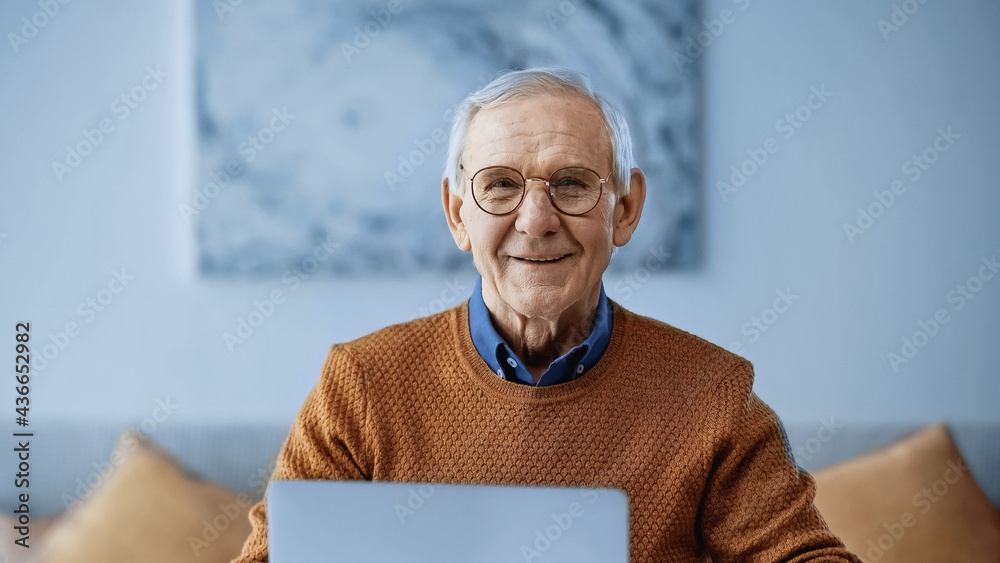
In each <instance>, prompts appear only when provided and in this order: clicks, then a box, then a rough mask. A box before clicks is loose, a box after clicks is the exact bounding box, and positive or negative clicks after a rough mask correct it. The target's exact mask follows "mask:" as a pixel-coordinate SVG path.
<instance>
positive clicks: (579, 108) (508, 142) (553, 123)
mask: <svg viewBox="0 0 1000 563" xmlns="http://www.w3.org/2000/svg"><path fill="white" fill-rule="evenodd" d="M611 162H612V153H611V142H610V139H609V138H608V134H607V132H606V130H605V128H604V125H603V119H602V116H601V113H600V110H599V109H598V108H597V107H595V106H594V105H593V104H592V103H591V102H589V101H587V100H584V99H581V98H567V97H553V96H541V97H532V98H528V99H523V100H516V101H512V102H508V103H504V104H502V105H500V106H497V107H495V108H491V109H487V110H481V111H480V112H479V113H477V114H476V116H475V117H474V118H473V119H472V121H471V123H470V124H469V128H468V131H467V134H466V146H465V152H464V154H463V157H462V164H463V166H464V168H465V172H466V174H464V175H463V176H462V181H463V184H464V185H463V186H462V189H461V193H462V194H463V195H462V198H456V197H455V196H450V197H449V193H448V189H447V181H446V182H445V185H444V197H445V210H446V213H447V214H448V216H449V226H450V227H451V228H452V232H453V234H454V235H455V241H456V243H458V246H459V248H461V249H462V250H465V251H469V250H471V251H472V255H473V259H474V261H475V263H476V268H477V269H478V270H479V273H480V274H481V275H482V277H483V293H484V298H486V299H487V304H488V305H489V304H490V301H491V299H492V298H497V299H499V300H500V301H501V302H503V304H505V305H506V306H509V307H511V308H512V309H513V310H514V311H516V312H518V313H520V314H521V315H523V316H526V317H543V318H548V319H557V318H559V317H560V316H561V315H562V314H563V312H564V311H567V310H568V309H569V308H570V307H572V306H573V305H574V304H576V303H578V302H581V300H583V301H584V302H589V303H591V304H593V303H596V299H597V296H598V294H599V292H600V280H601V275H602V274H603V273H604V270H605V269H606V268H607V266H608V263H609V261H610V260H611V252H612V250H613V249H614V246H615V245H618V246H621V245H623V244H625V242H627V241H628V239H629V237H630V236H631V234H632V231H633V230H634V229H635V225H636V224H637V223H638V215H639V209H641V201H639V203H638V208H639V209H631V211H633V212H632V213H629V211H630V208H634V207H635V206H634V205H633V204H634V200H635V199H636V198H635V197H633V198H632V199H629V197H630V196H626V197H625V198H623V199H624V200H628V201H625V202H623V201H622V200H620V199H619V198H617V197H616V196H615V194H614V186H613V185H612V184H611V183H605V184H604V189H603V191H602V194H601V199H600V201H599V202H598V204H597V206H596V207H595V208H594V209H593V210H591V211H590V212H589V213H586V214H584V215H580V216H570V215H565V214H563V213H561V212H560V211H559V210H557V209H556V208H555V207H554V206H553V205H552V201H551V200H550V199H549V196H548V188H547V187H546V186H545V184H544V183H542V182H528V183H527V186H526V192H525V194H524V200H523V201H522V202H521V205H520V206H519V207H518V208H517V209H516V210H514V211H513V212H511V213H509V214H507V215H502V216H496V215H490V214H488V213H486V212H485V211H483V210H482V209H480V208H479V206H477V205H476V203H475V201H473V199H472V190H471V183H470V181H469V179H468V178H469V177H471V176H472V175H473V174H475V173H476V172H477V171H478V170H480V169H482V168H485V167H487V166H507V167H510V168H513V169H515V170H518V171H520V172H521V174H522V175H523V176H524V177H525V178H545V179H548V178H549V176H550V175H551V174H552V173H553V172H555V171H556V170H558V169H560V168H566V167H583V168H589V169H591V170H594V171H595V172H597V173H598V174H599V175H600V177H601V178H607V177H609V176H610V174H611ZM636 175H638V176H639V181H640V182H641V173H639V172H638V170H633V187H635V184H636V180H635V178H636ZM643 188H644V186H639V187H638V190H637V191H638V192H639V194H638V196H637V197H638V199H639V200H641V199H642V197H643V195H644V190H643ZM633 215H634V217H633Z"/></svg>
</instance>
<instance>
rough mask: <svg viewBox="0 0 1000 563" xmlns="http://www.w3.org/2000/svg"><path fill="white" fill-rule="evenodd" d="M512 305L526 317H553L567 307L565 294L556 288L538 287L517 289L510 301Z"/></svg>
mask: <svg viewBox="0 0 1000 563" xmlns="http://www.w3.org/2000/svg"><path fill="white" fill-rule="evenodd" d="M508 303H509V304H510V306H511V307H513V308H514V310H516V311H517V312H519V313H521V314H522V315H524V316H526V317H544V318H552V317H555V316H558V315H561V314H562V312H563V311H564V310H566V307H567V306H568V304H567V303H565V299H564V294H563V292H562V291H559V290H558V289H555V288H537V289H528V290H524V291H517V292H516V293H515V295H514V296H513V298H512V299H510V300H509V301H508Z"/></svg>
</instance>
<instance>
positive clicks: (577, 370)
mask: <svg viewBox="0 0 1000 563" xmlns="http://www.w3.org/2000/svg"><path fill="white" fill-rule="evenodd" d="M576 373H583V364H580V365H578V366H576Z"/></svg>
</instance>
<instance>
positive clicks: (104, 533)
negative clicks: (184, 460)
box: [43, 431, 252, 563]
mask: <svg viewBox="0 0 1000 563" xmlns="http://www.w3.org/2000/svg"><path fill="white" fill-rule="evenodd" d="M111 465H112V466H113V467H114V471H113V473H112V474H111V475H110V476H109V477H108V478H107V479H105V480H104V482H103V483H101V484H100V485H98V488H97V489H96V490H95V491H93V494H91V495H89V496H88V498H87V499H86V500H84V501H81V502H80V504H79V505H74V506H73V507H71V510H70V511H69V513H68V514H66V515H65V516H63V517H61V518H59V519H58V520H57V521H56V523H55V524H54V525H53V526H52V528H51V529H50V531H49V532H48V534H47V536H46V538H45V545H44V554H45V555H44V557H43V561H44V562H46V563H64V562H70V561H72V562H73V563H90V562H95V563H96V562H101V563H106V562H109V561H115V562H121V563H127V562H133V561H135V562H138V561H142V562H143V563H160V562H163V563H167V562H170V563H177V562H179V561H198V562H201V563H215V562H228V561H230V560H231V559H232V558H234V557H236V556H237V555H239V552H240V548H241V547H242V545H243V541H244V540H245V539H246V538H247V536H248V535H249V534H250V522H249V520H248V519H247V512H248V510H249V509H250V506H251V505H252V501H251V499H250V498H249V497H248V496H247V495H245V494H240V495H237V494H234V493H233V492H231V491H229V490H226V489H224V488H222V487H219V486H218V485H214V484H212V483H207V482H203V481H194V480H191V479H189V478H187V477H185V475H184V474H183V470H182V468H181V467H180V466H178V464H177V463H176V462H175V461H174V460H173V459H171V458H170V456H169V455H168V454H167V453H166V452H164V451H163V450H161V449H159V448H157V447H156V446H154V445H153V444H151V443H150V442H148V441H147V440H145V439H143V438H142V436H141V435H139V434H136V433H133V432H131V431H127V432H125V433H124V434H122V436H121V438H120V439H119V441H118V445H117V446H116V447H115V451H114V452H113V453H112V456H111Z"/></svg>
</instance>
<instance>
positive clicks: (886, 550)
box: [813, 424, 1000, 563]
mask: <svg viewBox="0 0 1000 563" xmlns="http://www.w3.org/2000/svg"><path fill="white" fill-rule="evenodd" d="M813 476H814V477H815V479H816V501H815V502H816V507H817V508H818V509H819V511H820V513H821V514H822V515H823V517H824V518H825V519H826V522H827V524H829V526H830V529H831V530H833V532H834V533H836V534H837V535H839V536H840V538H841V539H842V540H843V541H844V543H845V544H846V545H847V547H848V548H849V549H851V550H852V551H854V552H855V553H857V554H858V555H859V556H860V557H861V558H863V559H864V560H865V561H878V562H880V563H886V562H896V561H900V562H906V563H919V562H922V561H935V562H937V561H962V562H979V561H983V562H986V561H989V562H991V563H996V562H997V561H1000V512H998V511H997V508H996V507H995V506H993V503H992V502H990V499H989V498H988V497H987V496H986V494H985V493H984V492H983V491H982V489H980V488H979V485H978V484H977V483H976V480H975V478H974V477H973V476H972V473H971V472H969V470H968V467H967V466H966V465H965V461H964V460H963V459H962V456H961V454H959V452H958V449H957V448H956V447H955V444H954V442H952V440H951V436H950V435H949V434H948V431H947V430H946V429H945V427H944V426H943V425H941V424H933V425H930V426H928V427H926V428H924V429H923V430H921V431H920V432H918V433H916V434H913V435H910V436H907V437H905V438H903V439H901V440H899V441H897V442H894V443H892V444H889V445H888V446H885V447H883V448H880V449H878V450H875V451H872V452H870V453H867V454H865V455H862V456H860V457H857V458H855V459H852V460H848V461H845V462H843V463H840V464H837V465H834V466H832V467H829V468H827V469H824V470H822V471H819V472H816V473H815V474H814V475H813Z"/></svg>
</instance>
